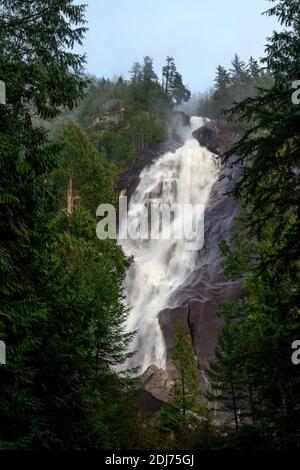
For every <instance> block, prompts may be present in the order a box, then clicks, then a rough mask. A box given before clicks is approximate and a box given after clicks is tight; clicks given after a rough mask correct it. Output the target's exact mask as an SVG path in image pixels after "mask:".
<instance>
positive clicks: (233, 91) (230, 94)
mask: <svg viewBox="0 0 300 470" xmlns="http://www.w3.org/2000/svg"><path fill="white" fill-rule="evenodd" d="M272 82H273V81H272V76H271V74H270V72H269V71H268V69H267V68H263V67H262V66H260V65H259V63H258V62H257V61H256V60H255V59H254V58H253V57H250V59H249V62H248V64H245V62H243V61H242V60H241V59H240V57H239V56H238V55H237V54H235V56H234V59H233V60H232V68H231V69H230V70H229V71H228V70H226V69H225V68H224V67H222V66H221V65H219V66H218V67H217V71H216V77H215V86H214V88H213V89H212V90H211V91H210V92H209V93H208V95H207V96H206V97H202V98H201V99H200V101H199V105H198V114H199V115H201V116H207V117H209V118H217V117H219V116H220V115H222V114H224V112H225V111H226V110H228V109H230V108H232V106H233V105H234V104H235V103H240V102H241V101H243V100H244V99H245V98H247V97H254V96H256V95H257V94H258V92H259V89H261V88H266V89H267V88H270V87H271V85H272ZM244 124H245V123H244ZM246 127H247V126H246Z"/></svg>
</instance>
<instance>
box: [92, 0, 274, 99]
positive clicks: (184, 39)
mask: <svg viewBox="0 0 300 470" xmlns="http://www.w3.org/2000/svg"><path fill="white" fill-rule="evenodd" d="M83 1H84V0H83ZM85 3H87V4H88V8H87V20H88V27H89V32H88V33H87V36H86V40H85V43H84V48H83V50H84V51H85V52H86V53H87V56H88V64H87V71H88V72H89V73H92V74H95V75H97V76H105V77H113V76H114V75H120V74H122V75H123V76H124V77H125V78H126V77H127V76H128V70H130V68H131V65H132V64H133V62H136V61H141V60H142V58H143V56H145V55H150V56H151V57H153V59H154V65H155V69H156V72H157V73H158V74H159V75H160V74H161V67H162V65H163V62H164V59H165V57H166V56H167V55H172V56H173V57H175V60H176V64H177V67H178V69H179V71H180V72H181V73H182V75H183V78H184V82H185V83H187V84H188V85H189V87H190V89H191V90H192V91H193V92H197V91H205V89H207V88H208V87H210V86H211V85H212V82H213V79H214V71H215V69H216V66H217V65H218V64H221V65H224V66H226V67H228V66H229V65H230V60H231V58H232V57H233V55H234V53H235V52H237V53H238V54H239V55H241V57H242V58H243V59H248V58H249V57H250V55H253V56H255V57H257V58H258V57H261V56H263V55H264V46H265V44H266V37H267V36H269V35H270V34H271V33H272V31H273V30H274V29H278V23H277V21H276V19H275V18H269V17H266V16H261V13H262V12H263V11H265V10H266V9H268V8H269V6H270V5H271V4H270V2H268V1H267V0H107V1H106V0H85Z"/></svg>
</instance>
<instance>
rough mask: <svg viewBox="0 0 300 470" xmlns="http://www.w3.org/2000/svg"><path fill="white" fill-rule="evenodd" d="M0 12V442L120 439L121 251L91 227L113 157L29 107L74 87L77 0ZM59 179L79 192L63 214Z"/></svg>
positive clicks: (125, 386)
mask: <svg viewBox="0 0 300 470" xmlns="http://www.w3.org/2000/svg"><path fill="white" fill-rule="evenodd" d="M1 13H3V15H1V19H0V22H1V24H0V31H1V33H0V40H1V50H0V76H1V79H3V80H4V81H5V82H6V87H7V105H1V113H0V167H1V172H0V195H1V196H0V220H1V221H0V225H1V227H0V229H1V230H0V232H1V237H0V291H1V302H0V337H1V339H2V340H4V341H5V343H6V347H7V364H6V365H5V366H1V368H0V380H1V388H0V415H1V425H0V448H1V449H41V448H42V449H45V448H56V449H86V448H111V447H113V448H121V447H126V446H127V445H129V444H128V439H129V438H130V436H132V433H133V432H134V423H135V421H136V419H137V418H136V417H137V411H136V412H132V413H130V414H128V413H127V411H126V410H127V409H128V407H129V406H131V407H132V410H134V409H135V408H134V406H133V402H134V401H136V399H135V398H134V397H135V394H136V391H135V387H134V386H133V384H132V381H130V380H128V379H127V378H126V374H124V375H123V376H122V377H121V376H119V375H118V374H117V373H116V372H115V370H116V368H122V364H123V363H124V361H125V360H126V358H127V354H126V351H127V345H128V343H129V341H130V340H131V335H130V334H124V332H123V329H124V328H123V326H124V321H125V320H126V316H127V310H126V309H125V307H124V304H123V299H122V282H123V279H124V275H125V271H126V269H127V267H128V260H127V259H126V258H125V256H124V254H123V252H122V251H121V249H120V247H118V246H117V244H116V243H115V241H111V240H107V241H100V240H98V239H97V237H96V234H95V227H96V219H95V212H94V211H95V207H96V206H97V205H98V204H99V203H101V202H102V201H103V202H108V201H109V202H113V201H114V197H115V196H114V193H113V181H112V172H113V168H112V167H111V166H108V167H106V166H105V163H104V160H103V158H102V157H101V156H100V155H99V153H98V152H97V150H96V149H95V148H94V147H93V145H92V144H91V143H89V141H88V139H87V137H86V136H85V134H84V133H83V132H82V131H81V130H80V129H79V128H78V127H77V126H75V125H74V124H71V125H69V126H67V127H66V128H65V129H64V130H63V132H62V133H60V134H61V135H60V139H59V141H57V142H55V143H50V142H49V140H48V137H47V132H46V131H45V129H44V128H41V127H38V126H33V122H32V116H31V115H32V113H35V114H37V115H38V116H39V117H40V118H45V117H49V116H50V117H52V116H56V115H57V114H58V113H59V111H60V110H61V109H62V108H63V107H64V106H68V107H72V106H73V105H75V104H76V102H77V100H78V99H79V98H80V97H81V94H82V90H83V87H84V80H83V77H82V75H81V65H82V57H80V56H78V55H74V54H72V53H71V52H68V46H73V44H75V43H76V42H77V43H78V42H79V43H80V41H81V38H82V34H83V33H84V28H83V27H82V24H83V22H84V17H83V14H84V7H83V6H80V5H74V4H73V2H72V1H71V0H61V1H58V2H47V1H43V2H42V1H34V2H32V1H30V2H29V1H27V0H19V1H14V2H11V1H5V2H2V4H1ZM40 24H43V28H40ZM3 32H4V34H3ZM17 38H19V39H18V40H16V39H17ZM29 51H30V53H29ZM70 178H72V181H73V183H74V185H73V193H72V194H73V196H74V191H75V193H76V196H78V199H77V200H76V204H75V205H73V206H72V210H71V211H70V212H69V213H68V214H67V212H66V210H65V208H66V207H67V201H66V195H65V192H66V186H67V184H68V181H69V180H70Z"/></svg>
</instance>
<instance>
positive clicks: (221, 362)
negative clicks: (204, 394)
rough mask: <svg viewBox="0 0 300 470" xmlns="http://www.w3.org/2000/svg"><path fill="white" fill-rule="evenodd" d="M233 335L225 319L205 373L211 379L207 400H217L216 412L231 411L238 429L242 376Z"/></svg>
mask: <svg viewBox="0 0 300 470" xmlns="http://www.w3.org/2000/svg"><path fill="white" fill-rule="evenodd" d="M235 336H236V334H235V330H234V327H233V325H232V324H231V323H230V322H229V321H227V322H226V323H225V326H224V328H223V330H222V332H221V334H220V338H219V342H218V346H217V348H216V351H215V359H214V360H213V361H212V362H211V363H210V367H209V370H208V371H207V375H208V378H209V379H210V381H211V390H210V392H209V393H208V398H209V400H210V401H212V402H213V403H214V404H215V403H218V402H219V404H218V405H217V408H216V409H217V411H218V412H225V414H227V413H232V414H233V418H234V423H235V427H236V429H239V423H240V413H241V406H242V401H243V398H244V397H243V395H242V393H241V379H242V377H241V376H240V375H239V374H240V370H239V368H238V361H239V360H240V358H239V355H238V348H237V345H236V344H235V343H236V338H235ZM227 418H228V416H227Z"/></svg>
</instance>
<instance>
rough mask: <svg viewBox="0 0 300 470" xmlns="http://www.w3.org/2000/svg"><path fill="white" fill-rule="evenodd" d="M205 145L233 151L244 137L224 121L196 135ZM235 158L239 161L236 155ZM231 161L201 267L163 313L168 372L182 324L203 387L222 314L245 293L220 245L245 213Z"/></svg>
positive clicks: (213, 206)
mask: <svg viewBox="0 0 300 470" xmlns="http://www.w3.org/2000/svg"><path fill="white" fill-rule="evenodd" d="M194 137H196V138H197V139H198V140H199V142H200V144H201V145H205V146H207V147H208V148H209V149H210V150H211V151H212V152H214V153H217V151H218V152H220V153H223V152H225V151H227V150H229V149H230V148H231V147H232V145H234V143H235V142H237V141H238V139H239V138H240V137H241V136H240V135H239V134H238V133H237V132H236V131H235V130H233V129H232V128H231V126H230V125H229V124H227V123H226V122H224V121H221V120H219V121H217V122H214V121H210V122H209V123H208V124H206V125H205V126H203V127H202V128H200V129H199V130H197V131H196V132H195V133H194ZM233 159H234V157H233ZM231 163H232V161H231V162H230V161H229V162H228V163H227V165H226V166H224V167H223V168H222V169H221V170H220V177H219V179H218V181H217V182H216V183H215V185H214V187H213V189H212V192H211V197H210V202H209V205H208V207H207V209H206V212H205V219H204V246H203V248H202V250H200V251H199V252H198V260H197V266H198V267H197V268H196V269H195V270H194V271H193V272H191V273H190V275H189V276H188V278H187V279H186V281H185V282H184V283H183V284H182V285H181V286H180V288H179V289H177V291H176V292H175V293H174V295H173V297H172V299H171V300H170V305H171V307H172V308H169V309H166V310H163V311H162V312H160V314H159V323H160V326H161V329H162V332H163V335H164V339H165V344H166V353H167V365H166V368H167V371H168V373H169V374H170V375H171V376H172V374H173V373H174V366H173V364H172V359H171V357H172V352H173V349H174V340H175V334H176V322H177V321H178V320H180V321H181V323H182V325H183V326H184V327H185V328H187V329H188V330H189V332H190V335H191V338H192V341H193V344H194V348H195V354H196V357H197V362H198V367H199V374H200V378H201V383H202V384H203V386H205V382H206V380H207V379H206V376H205V370H206V368H207V366H208V364H209V362H210V360H211V359H213V357H214V350H215V347H216V344H217V340H218V335H219V332H220V330H221V328H222V324H223V320H222V318H220V317H219V316H218V315H217V312H218V310H219V308H220V306H221V305H222V304H223V303H224V301H226V300H230V299H233V298H234V297H236V296H237V295H238V293H239V292H240V289H241V286H240V282H239V281H232V282H231V281H228V280H227V279H226V278H225V276H224V271H223V262H224V257H223V255H222V253H221V251H220V247H219V245H220V243H221V241H223V240H226V241H227V242H228V243H230V242H231V240H232V238H233V236H234V233H235V231H236V224H235V219H236V217H237V216H238V215H239V213H240V206H239V203H238V202H237V201H236V200H235V199H234V198H233V197H232V196H231V195H228V194H227V192H228V191H230V190H231V189H233V187H234V185H235V184H236V182H237V181H238V178H239V175H240V170H239V169H238V168H235V167H232V165H231Z"/></svg>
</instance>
